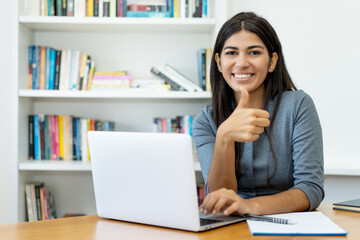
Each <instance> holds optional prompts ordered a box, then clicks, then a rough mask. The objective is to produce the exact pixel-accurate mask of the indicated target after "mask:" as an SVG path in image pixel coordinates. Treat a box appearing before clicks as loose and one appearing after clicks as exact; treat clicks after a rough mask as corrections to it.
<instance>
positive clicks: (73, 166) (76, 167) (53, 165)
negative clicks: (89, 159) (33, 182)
mask: <svg viewBox="0 0 360 240" xmlns="http://www.w3.org/2000/svg"><path fill="white" fill-rule="evenodd" d="M19 170H21V171H91V165H90V163H84V162H76V161H51V160H41V161H32V160H28V161H25V162H21V163H19Z"/></svg>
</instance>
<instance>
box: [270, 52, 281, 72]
mask: <svg viewBox="0 0 360 240" xmlns="http://www.w3.org/2000/svg"><path fill="white" fill-rule="evenodd" d="M278 58H279V56H278V54H277V53H276V52H273V54H272V57H271V59H270V66H269V71H268V72H269V73H272V72H273V71H274V70H275V67H276V64H277V61H278Z"/></svg>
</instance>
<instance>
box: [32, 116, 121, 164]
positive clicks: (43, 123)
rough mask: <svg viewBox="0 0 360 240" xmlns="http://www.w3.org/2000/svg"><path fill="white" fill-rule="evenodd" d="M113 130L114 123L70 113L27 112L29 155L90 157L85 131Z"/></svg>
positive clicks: (61, 158) (35, 158) (85, 158)
mask: <svg viewBox="0 0 360 240" xmlns="http://www.w3.org/2000/svg"><path fill="white" fill-rule="evenodd" d="M91 130H95V131H114V130H115V123H114V122H112V121H101V120H95V119H87V118H79V117H73V116H69V115H44V114H38V115H29V138H28V139H29V159H30V160H32V159H34V160H74V161H85V162H86V161H89V160H90V156H89V149H88V142H87V132H88V131H91Z"/></svg>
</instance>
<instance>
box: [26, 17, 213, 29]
mask: <svg viewBox="0 0 360 240" xmlns="http://www.w3.org/2000/svg"><path fill="white" fill-rule="evenodd" d="M19 22H20V23H21V24H23V25H26V26H28V27H29V28H30V29H32V30H36V31H54V32H56V31H59V32H61V31H66V32H126V33H129V32H142V33H147V32H150V33H154V32H159V33H164V32H168V33H174V32H176V33H179V32H183V33H204V32H210V31H212V30H213V29H214V27H215V19H211V18H209V19H206V18H184V19H181V18H126V17H124V18H104V17H103V18H97V17H82V18H79V17H32V16H20V17H19Z"/></svg>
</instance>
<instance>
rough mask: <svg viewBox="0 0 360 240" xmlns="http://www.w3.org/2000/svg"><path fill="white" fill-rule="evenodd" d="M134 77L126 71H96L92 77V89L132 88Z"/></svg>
mask: <svg viewBox="0 0 360 240" xmlns="http://www.w3.org/2000/svg"><path fill="white" fill-rule="evenodd" d="M131 81H132V77H131V76H130V75H128V74H127V72H126V71H122V72H95V73H94V75H93V77H92V82H91V87H90V88H91V90H109V89H121V88H130V86H131Z"/></svg>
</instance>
